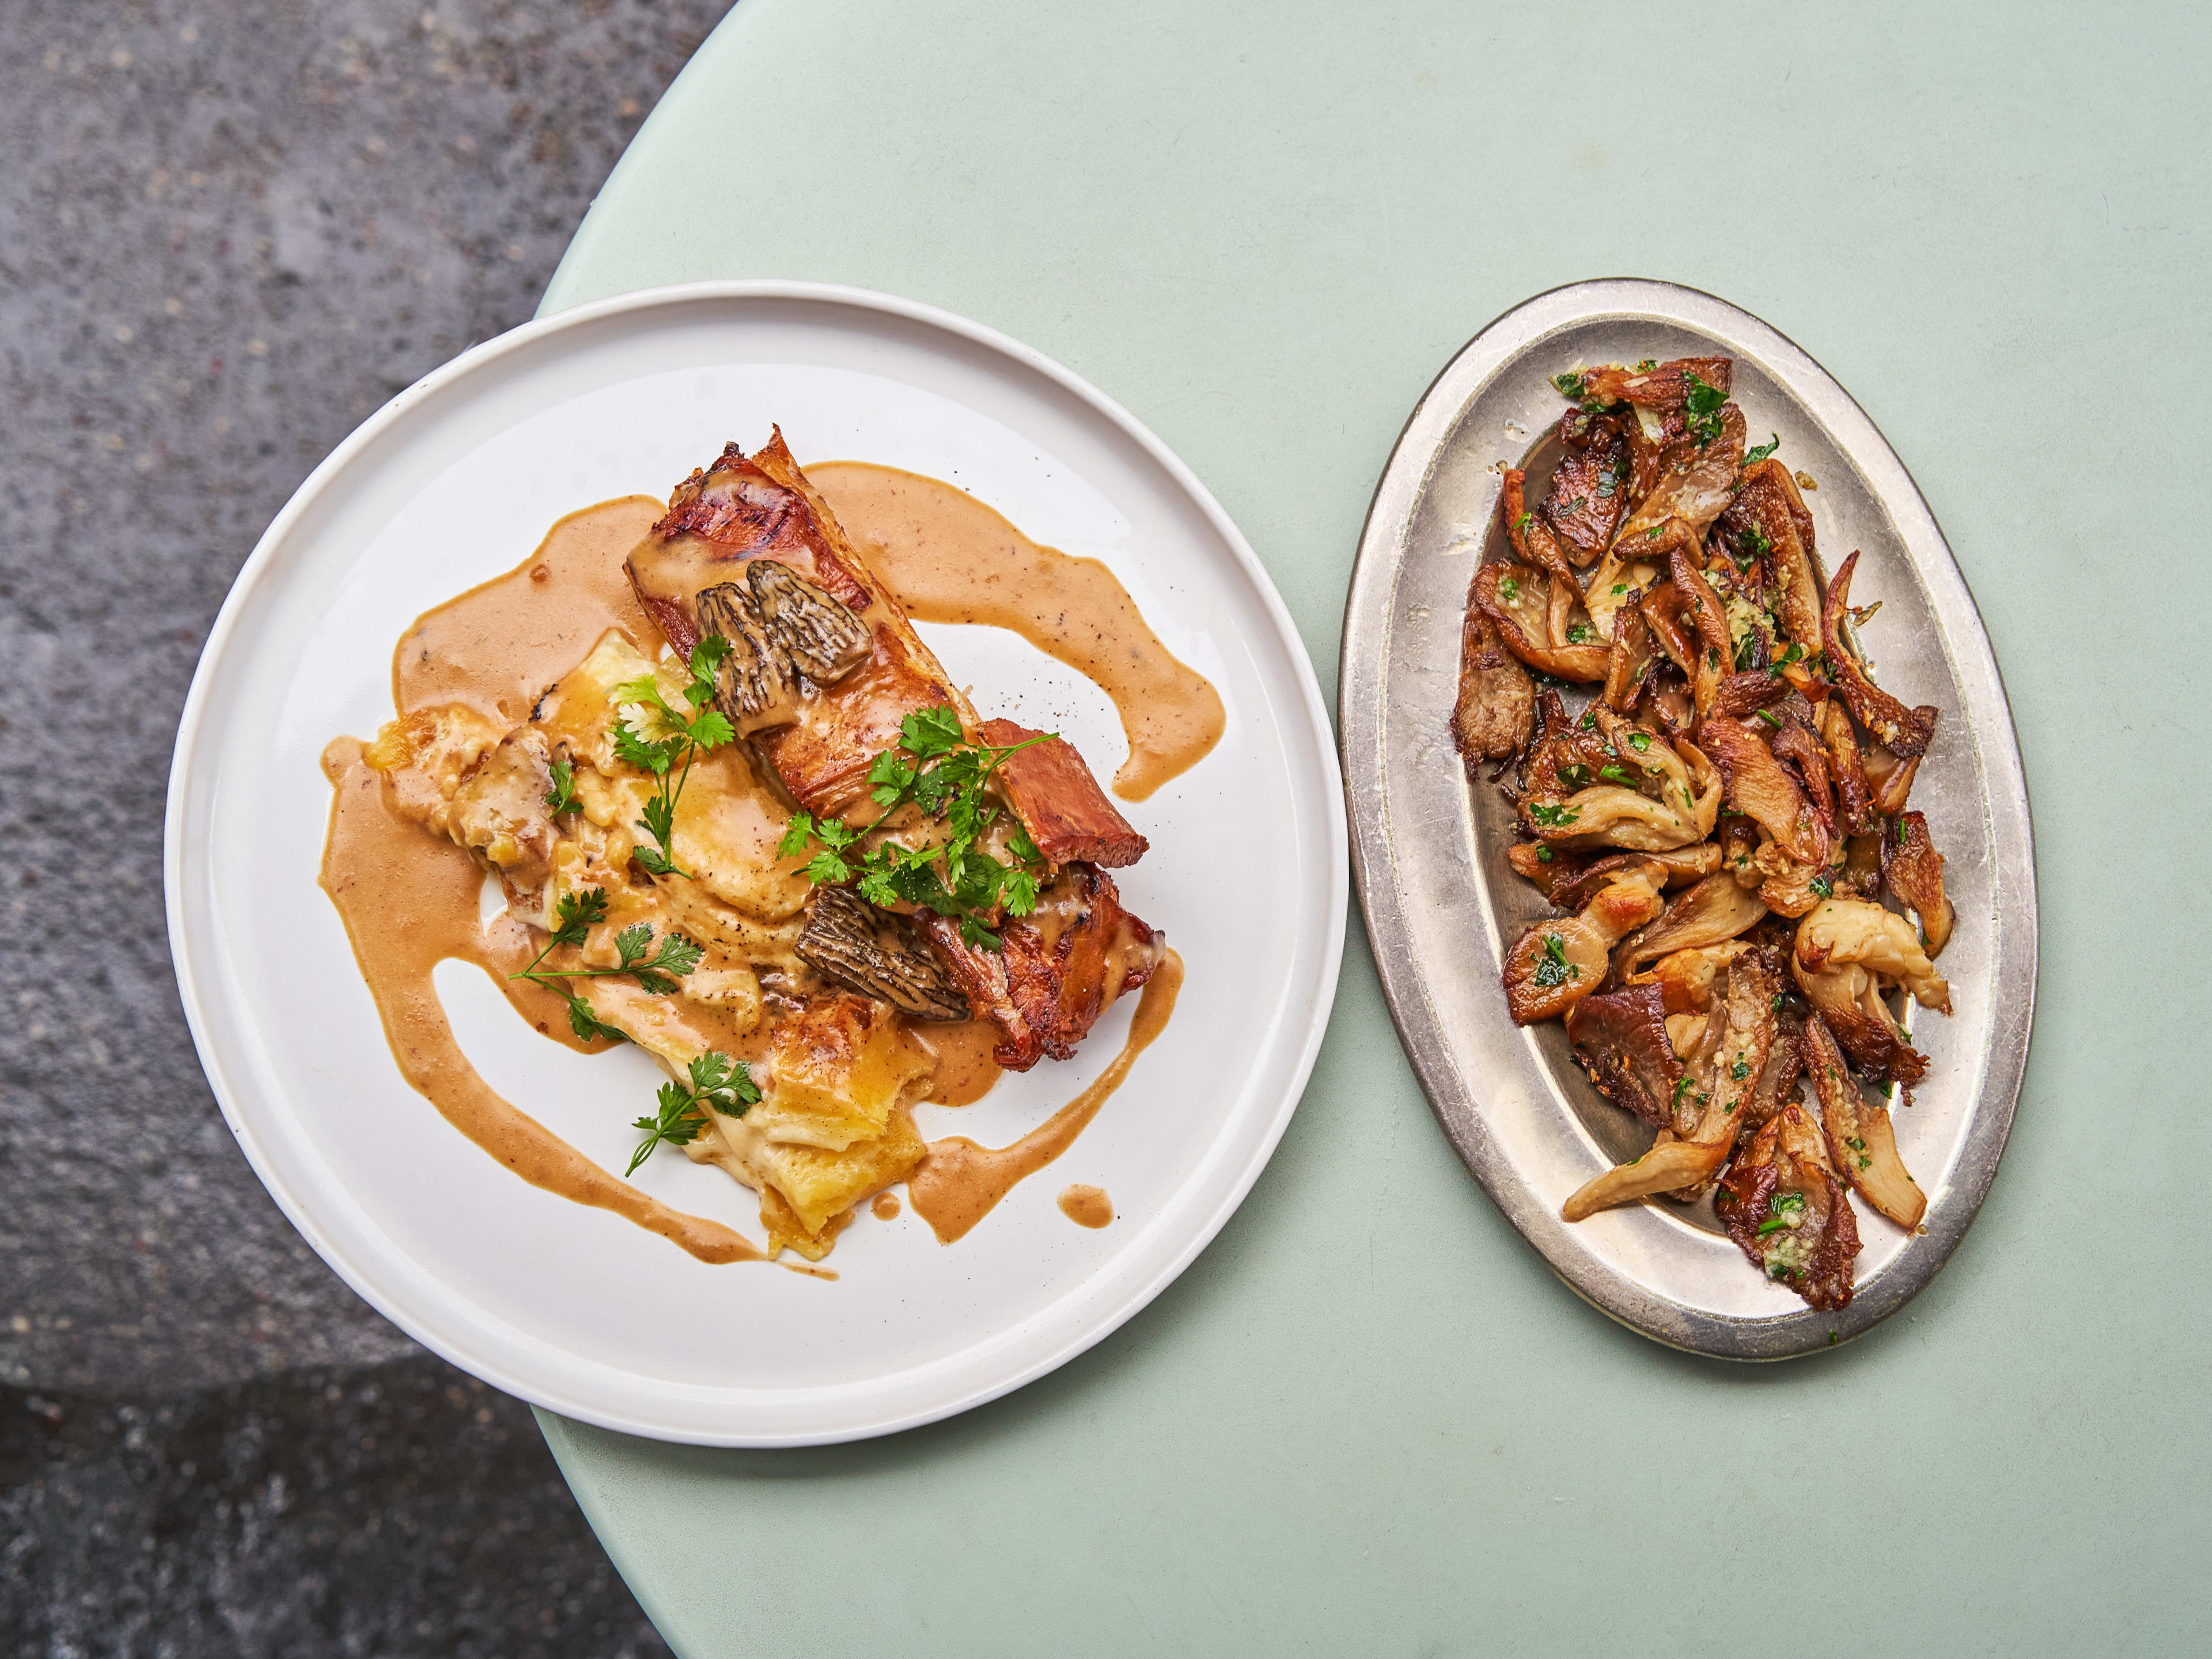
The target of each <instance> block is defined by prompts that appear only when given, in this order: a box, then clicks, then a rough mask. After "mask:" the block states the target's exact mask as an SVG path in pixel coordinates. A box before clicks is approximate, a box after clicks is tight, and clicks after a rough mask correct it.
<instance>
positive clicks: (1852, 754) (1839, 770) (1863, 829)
mask: <svg viewBox="0 0 2212 1659" xmlns="http://www.w3.org/2000/svg"><path fill="white" fill-rule="evenodd" d="M1820 707H1821V715H1820V734H1821V738H1822V740H1823V742H1824V744H1825V745H1826V749H1827V751H1828V781H1830V782H1831V783H1832V784H1833V785H1834V786H1835V790H1836V818H1837V821H1838V823H1841V824H1842V826H1843V828H1844V831H1845V833H1847V834H1849V835H1853V836H1863V835H1866V834H1867V833H1869V831H1870V830H1872V829H1874V827H1875V813H1874V800H1873V796H1872V794H1871V793H1870V792H1869V789H1868V787H1867V775H1866V767H1865V764H1864V763H1863V761H1862V760H1861V759H1860V756H1859V736H1858V732H1857V730H1856V729H1854V727H1853V726H1852V725H1851V717H1850V711H1849V710H1847V709H1846V708H1844V702H1843V699H1842V698H1840V697H1830V698H1828V699H1827V700H1826V702H1823V703H1822V704H1821V706H1820Z"/></svg>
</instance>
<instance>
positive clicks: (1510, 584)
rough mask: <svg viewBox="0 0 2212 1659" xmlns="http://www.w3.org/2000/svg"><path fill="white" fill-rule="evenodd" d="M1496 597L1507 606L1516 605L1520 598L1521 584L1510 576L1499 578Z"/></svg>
mask: <svg viewBox="0 0 2212 1659" xmlns="http://www.w3.org/2000/svg"><path fill="white" fill-rule="evenodd" d="M1498 597H1499V598H1500V599H1504V601H1505V603H1506V604H1508V605H1513V604H1516V603H1517V602H1518V601H1519V600H1520V598H1521V584H1520V583H1519V582H1517V581H1515V580H1513V578H1512V577H1510V576H1500V577H1499V578H1498Z"/></svg>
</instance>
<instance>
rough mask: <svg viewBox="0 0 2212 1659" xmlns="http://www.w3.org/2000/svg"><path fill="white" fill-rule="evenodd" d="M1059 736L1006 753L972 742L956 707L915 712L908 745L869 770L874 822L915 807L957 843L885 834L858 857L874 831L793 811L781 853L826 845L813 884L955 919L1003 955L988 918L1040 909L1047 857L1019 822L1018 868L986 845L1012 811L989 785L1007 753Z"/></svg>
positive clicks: (909, 720)
mask: <svg viewBox="0 0 2212 1659" xmlns="http://www.w3.org/2000/svg"><path fill="white" fill-rule="evenodd" d="M1052 735H1053V734H1051V733H1041V734H1040V735H1038V736H1036V737H1034V738H1024V740H1023V741H1022V742H1020V743H1017V744H1007V745H1006V746H1005V747H1004V748H1000V747H997V746H995V745H994V744H978V743H970V742H969V741H968V738H967V734H966V733H965V732H963V731H962V730H961V729H960V716H959V715H958V714H956V713H955V712H954V711H953V710H951V708H925V709H922V710H921V712H920V713H918V714H908V716H907V717H906V719H905V720H903V721H902V722H901V724H900V726H899V746H898V747H897V748H896V749H888V750H884V752H883V753H882V754H880V755H878V756H877V757H876V758H875V762H874V763H873V764H872V765H871V766H870V767H869V769H868V782H869V783H870V784H871V785H872V788H871V790H870V793H871V795H872V797H873V799H874V800H875V803H876V805H877V806H878V809H879V811H878V812H877V815H876V818H875V823H884V822H885V821H886V820H888V819H889V818H890V816H891V814H892V813H894V812H896V811H898V810H899V809H900V808H901V807H902V806H904V805H907V804H908V802H912V803H913V804H914V805H916V806H918V807H920V808H921V811H923V812H924V813H926V814H927V816H929V817H933V818H938V819H940V820H942V821H943V822H944V823H945V827H946V829H949V830H950V831H951V837H950V839H948V840H947V841H945V842H943V843H941V844H929V845H924V846H921V847H908V846H907V845H905V844H904V843H903V842H897V841H893V840H891V839H890V837H889V836H888V835H886V836H885V838H884V840H883V841H882V842H878V844H877V845H876V846H874V847H872V848H869V849H868V850H867V851H866V853H861V854H855V853H854V851H853V848H854V843H855V842H859V841H860V838H861V837H862V836H864V835H866V833H867V829H868V828H872V827H873V825H870V826H867V827H866V828H862V829H854V827H853V826H851V825H849V824H847V823H842V821H840V820H838V819H836V818H832V817H815V816H814V815H813V814H811V813H809V812H794V813H793V815H792V817H791V823H790V824H789V826H788V827H787V829H785V830H784V834H783V841H782V842H781V846H780V847H779V848H778V849H777V850H778V851H779V852H780V853H781V854H782V855H783V856H784V857H786V858H796V857H798V856H799V854H802V853H804V852H805V851H806V849H807V848H808V847H809V846H810V845H818V846H819V847H820V848H821V850H820V851H819V852H817V853H816V854H814V856H813V857H812V858H811V860H808V862H807V866H806V877H807V879H808V880H810V881H812V882H816V883H817V884H828V885H832V886H836V885H841V884H844V883H847V882H852V883H854V884H855V887H856V890H858V892H859V893H860V896H861V897H862V898H864V899H866V901H867V902H869V903H871V904H872V905H875V906H876V907H878V908H880V909H886V910H888V909H891V908H896V907H897V906H898V905H900V904H902V903H905V904H910V905H914V906H916V907H918V908H922V909H927V910H933V911H934V912H936V914H937V915H940V916H949V917H951V918H953V919H954V920H956V921H958V922H959V924H960V937H961V938H962V939H964V940H966V941H967V943H968V944H969V945H971V946H974V947H975V948H976V949H978V950H989V951H995V950H997V949H998V948H999V945H1000V940H999V936H998V935H997V934H996V933H993V932H992V931H991V930H990V928H989V927H987V925H986V922H985V918H987V916H988V915H990V913H991V912H992V911H993V910H994V909H997V908H1004V909H1005V911H1006V914H1007V915H1014V916H1025V915H1029V914H1030V912H1031V911H1032V910H1034V909H1036V902H1037V878H1038V876H1039V874H1040V873H1041V872H1042V871H1043V869H1044V867H1045V857H1044V854H1042V852H1040V851H1039V850H1038V848H1037V846H1036V842H1033V841H1031V840H1030V836H1029V832H1028V831H1027V830H1025V829H1023V828H1022V826H1021V824H1020V823H1018V822H1016V823H1014V824H1013V826H1012V829H1011V830H1010V831H1009V833H1008V835H1007V837H1006V850H1007V851H1008V852H1010V853H1012V854H1013V856H1014V859H1015V860H1016V861H1015V862H1014V863H1012V864H1004V863H1001V862H1000V860H997V859H996V858H994V857H993V856H992V855H991V854H989V853H987V852H985V851H983V850H982V849H981V848H980V847H979V846H978V845H977V842H979V841H981V838H982V837H983V836H985V835H986V834H987V833H988V832H989V830H990V829H991V827H992V826H993V825H994V823H997V822H998V820H999V817H1000V814H1001V813H1002V812H1003V811H1005V809H1004V808H1003V807H1002V806H1001V805H1000V803H999V802H998V801H997V800H996V799H994V798H993V797H992V796H991V794H990V793H988V790H987V785H988V784H989V783H990V781H991V778H992V775H994V773H996V772H997V771H998V769H999V768H1000V766H1002V765H1004V764H1005V763H1006V757H1008V756H1010V755H1014V754H1018V753H1019V752H1020V751H1021V750H1024V749H1026V748H1028V747H1029V746H1030V744H1038V743H1044V742H1047V741H1048V740H1049V738H1050V737H1051V736H1052Z"/></svg>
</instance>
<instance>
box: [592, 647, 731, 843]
mask: <svg viewBox="0 0 2212 1659" xmlns="http://www.w3.org/2000/svg"><path fill="white" fill-rule="evenodd" d="M729 654H730V642H729V641H727V640H726V639H724V638H723V637H722V636H721V635H720V634H709V635H707V637H706V638H704V639H702V640H701V641H699V643H698V644H696V645H695V646H693V647H691V655H690V660H689V663H688V666H689V667H690V671H691V678H690V683H689V684H686V685H685V686H684V691H683V697H684V705H685V708H686V710H687V711H688V712H684V713H678V711H677V709H676V708H674V706H673V705H671V703H670V702H668V701H667V699H666V698H665V697H663V696H661V695H660V683H659V681H658V680H657V679H655V678H653V676H652V675H650V674H646V675H643V676H641V677H640V678H637V679H634V680H629V681H627V682H625V683H624V684H621V685H618V686H617V687H616V688H615V701H616V702H617V703H618V704H622V705H635V706H638V707H641V708H644V710H645V711H646V712H645V718H646V723H647V726H648V727H650V728H651V730H652V731H653V733H654V734H655V735H652V736H648V735H647V734H646V733H645V732H640V731H638V730H637V729H636V728H635V726H632V725H631V724H630V723H629V720H623V722H622V723H621V724H620V725H618V726H616V727H615V753H616V754H617V755H618V756H620V757H622V758H623V760H625V761H627V762H629V764H630V765H632V766H635V767H636V768H637V769H638V770H639V771H641V772H649V773H651V774H652V775H653V795H652V797H651V799H648V800H647V802H646V803H645V816H644V817H641V818H640V819H638V820H637V827H638V828H639V829H642V830H644V831H645V833H646V834H647V835H648V836H652V837H653V842H654V843H655V844H654V845H653V846H651V847H647V846H646V845H645V844H644V843H642V842H640V843H639V844H638V845H637V846H635V847H634V848H631V849H630V857H631V858H632V859H633V860H635V862H636V863H637V865H638V866H639V867H640V868H641V869H642V870H644V871H646V872H647V873H648V874H651V875H655V876H682V877H684V878H685V879H686V880H689V879H690V874H691V872H690V871H688V870H685V869H682V868H680V867H679V866H678V864H677V862H676V848H675V845H674V842H673V841H672V839H671V837H673V836H674V835H675V833H676V804H677V802H678V801H679V800H681V799H684V784H685V782H686V781H689V780H690V776H691V764H692V763H693V762H694V761H696V760H697V759H698V757H700V756H701V755H702V754H704V753H706V752H708V750H715V749H720V747H721V746H722V745H723V744H726V743H727V742H729V741H730V740H731V739H732V738H734V737H736V736H737V732H736V730H735V728H733V727H732V726H731V725H730V722H729V720H728V718H727V717H726V716H725V715H724V714H723V713H722V711H721V710H720V709H719V708H716V707H715V706H714V678H715V671H716V670H717V669H718V668H719V667H720V665H721V663H722V659H724V658H725V657H726V656H728V655H729Z"/></svg>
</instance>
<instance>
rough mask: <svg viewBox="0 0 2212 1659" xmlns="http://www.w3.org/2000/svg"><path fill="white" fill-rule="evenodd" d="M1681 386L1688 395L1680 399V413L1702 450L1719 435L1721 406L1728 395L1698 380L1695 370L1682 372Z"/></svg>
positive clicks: (1687, 369) (1688, 369)
mask: <svg viewBox="0 0 2212 1659" xmlns="http://www.w3.org/2000/svg"><path fill="white" fill-rule="evenodd" d="M1682 384H1683V386H1686V387H1687V388H1688V395H1687V396H1686V397H1685V398H1683V399H1682V413H1683V415H1684V416H1685V417H1686V419H1687V421H1688V422H1689V427H1690V435H1691V436H1692V437H1693V438H1695V439H1696V440H1697V441H1698V447H1699V448H1700V449H1703V448H1704V447H1705V446H1706V445H1707V444H1709V443H1711V442H1712V441H1713V440H1714V439H1716V438H1717V437H1719V436H1720V435H1721V405H1722V404H1724V403H1726V402H1727V401H1728V395H1727V394H1726V393H1725V392H1723V391H1722V390H1721V389H1720V388H1719V387H1718V386H1707V385H1706V384H1705V381H1703V380H1700V379H1699V378H1698V373H1697V371H1696V370H1695V369H1691V368H1686V369H1684V370H1683V371H1682Z"/></svg>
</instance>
